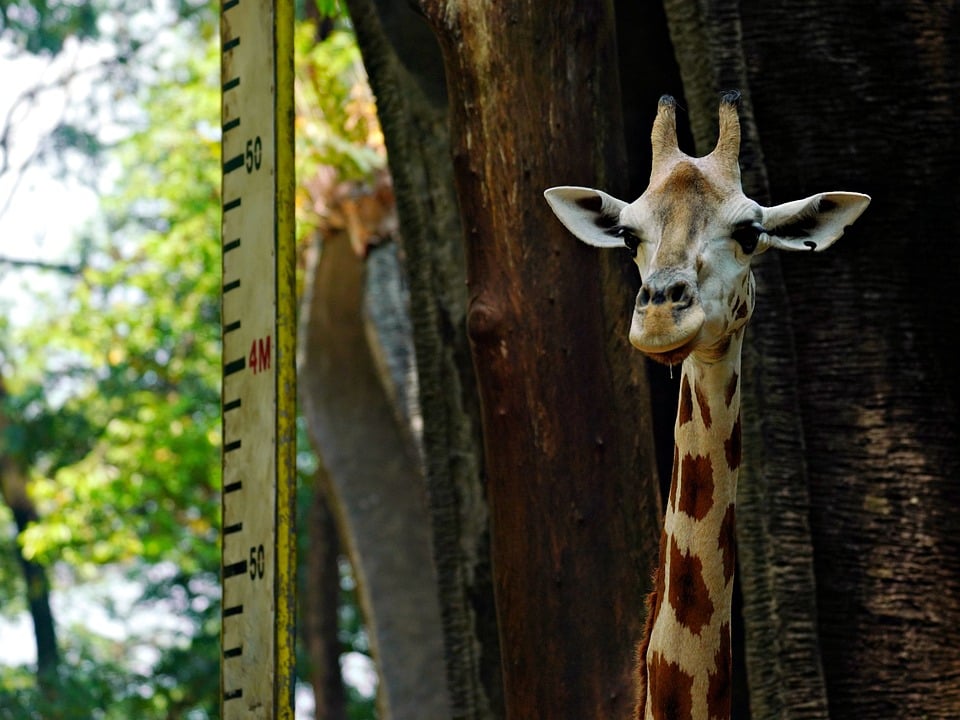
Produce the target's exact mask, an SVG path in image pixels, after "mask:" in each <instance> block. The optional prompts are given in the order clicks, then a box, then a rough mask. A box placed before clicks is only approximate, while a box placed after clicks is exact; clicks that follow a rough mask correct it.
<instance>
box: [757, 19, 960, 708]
mask: <svg viewBox="0 0 960 720" xmlns="http://www.w3.org/2000/svg"><path fill="white" fill-rule="evenodd" d="M784 18H788V20H787V21H786V25H787V27H788V28H789V29H790V30H791V31H792V33H793V35H794V37H799V38H803V43H802V45H803V47H805V48H806V50H805V52H804V53H802V55H800V56H799V58H798V55H797V53H796V52H795V49H796V43H792V44H793V46H794V47H793V50H791V49H790V48H788V47H786V45H785V44H783V43H780V42H777V41H776V40H775V36H776V35H778V32H777V31H779V30H781V29H782V28H783V27H784ZM743 46H744V50H745V54H746V56H747V58H748V67H749V69H750V73H749V74H750V88H751V92H752V96H753V102H754V109H755V115H756V118H757V124H758V127H759V128H760V136H761V139H762V141H763V148H764V154H765V156H766V158H767V161H768V177H769V179H770V188H771V192H772V193H773V195H774V196H775V197H777V198H784V199H790V198H792V197H798V196H803V195H805V194H807V193H808V192H811V191H813V190H820V189H830V188H824V187H823V186H824V185H832V186H834V187H836V188H840V189H851V190H860V191H862V192H867V193H870V194H871V195H872V196H873V203H872V204H871V206H870V209H869V210H868V212H867V213H866V215H865V216H864V218H863V219H862V221H861V222H860V223H858V224H857V227H856V228H855V229H851V231H850V232H849V233H848V237H846V238H844V240H842V241H841V243H840V244H839V245H838V246H837V248H836V252H834V251H833V250H831V254H830V255H829V256H826V255H825V256H824V257H823V259H822V261H821V262H810V258H802V259H797V258H791V257H786V258H785V259H784V261H783V270H784V278H785V281H786V287H787V291H788V295H789V299H790V305H791V307H792V308H793V311H794V328H795V336H796V343H797V355H798V366H797V376H798V378H799V397H800V410H801V416H802V419H803V423H804V430H805V435H804V439H805V442H806V447H807V453H806V457H807V464H808V468H809V475H810V482H811V498H812V505H813V512H812V514H811V525H812V528H813V537H814V550H815V558H816V564H815V568H816V574H817V587H818V606H819V627H820V635H821V645H822V649H823V660H824V672H825V677H826V684H827V690H828V695H829V701H830V709H831V713H832V715H833V717H835V718H860V717H869V718H874V717H927V718H955V717H957V716H958V714H960V631H958V627H960V524H958V523H957V521H956V517H955V510H954V509H955V508H956V507H958V504H960V484H958V483H957V478H958V476H960V425H958V420H960V412H958V399H960V398H958V380H957V372H956V370H957V363H956V354H955V350H954V348H953V346H952V343H945V342H944V340H943V339H944V338H954V337H956V336H957V331H958V329H960V306H958V305H957V303H955V302H953V301H952V299H951V298H950V296H949V294H950V293H952V292H955V289H956V272H957V268H958V267H960V243H958V242H957V238H958V237H960V216H958V214H957V212H956V197H957V191H958V189H960V185H958V182H957V168H958V167H960V137H958V133H957V132H956V129H957V127H960V105H958V102H957V98H958V97H960V13H958V11H957V5H956V3H955V2H932V3H931V2H922V1H921V0H898V1H897V2H889V3H883V4H881V5H879V6H878V5H876V4H870V3H867V2H862V1H859V0H842V1H841V2H832V1H831V2H826V1H824V0H816V1H814V2H788V3H785V4H784V3H780V4H779V5H778V7H777V9H776V11H774V10H773V8H772V7H771V6H770V5H768V4H764V3H761V2H753V1H751V2H749V3H746V4H745V5H744V7H743ZM801 260H806V262H802V261H801Z"/></svg>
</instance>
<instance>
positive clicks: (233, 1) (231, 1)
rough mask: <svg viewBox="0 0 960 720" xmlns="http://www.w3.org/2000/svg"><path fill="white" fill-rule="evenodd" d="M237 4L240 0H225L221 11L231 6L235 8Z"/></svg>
mask: <svg viewBox="0 0 960 720" xmlns="http://www.w3.org/2000/svg"><path fill="white" fill-rule="evenodd" d="M239 4H240V0H226V2H224V3H223V11H224V12H226V11H227V10H230V9H231V8H235V7H236V6H237V5H239Z"/></svg>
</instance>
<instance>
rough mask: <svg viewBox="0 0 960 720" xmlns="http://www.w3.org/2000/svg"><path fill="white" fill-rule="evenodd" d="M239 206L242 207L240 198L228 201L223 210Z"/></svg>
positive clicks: (234, 208)
mask: <svg viewBox="0 0 960 720" xmlns="http://www.w3.org/2000/svg"><path fill="white" fill-rule="evenodd" d="M238 207H240V198H237V199H236V200H231V201H230V202H228V203H224V204H223V211H224V212H227V211H229V210H236V209H237V208H238Z"/></svg>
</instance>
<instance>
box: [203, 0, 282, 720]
mask: <svg viewBox="0 0 960 720" xmlns="http://www.w3.org/2000/svg"><path fill="white" fill-rule="evenodd" d="M220 39H221V47H222V53H223V55H222V63H221V81H222V88H223V89H222V116H221V119H222V129H223V135H222V145H221V148H222V158H223V185H222V189H223V193H222V202H223V208H222V210H223V219H222V228H221V229H222V235H221V241H222V243H223V290H222V316H221V317H222V322H223V386H222V403H223V499H222V520H223V530H222V532H223V535H222V561H221V577H222V588H223V595H222V598H223V618H222V630H221V658H220V691H221V701H220V705H221V717H222V718H223V719H224V720H230V719H232V718H265V719H266V720H292V718H293V708H294V705H293V685H294V674H293V669H294V569H295V567H296V564H295V555H294V552H295V543H294V526H293V523H294V508H295V504H294V490H295V461H296V454H295V451H296V442H295V438H296V372H295V361H294V353H295V347H296V324H295V323H296V320H295V302H294V298H295V290H294V272H295V270H294V268H295V263H294V232H293V230H294V228H293V193H294V179H293V177H294V176H293V0H223V6H222V10H221V16H220Z"/></svg>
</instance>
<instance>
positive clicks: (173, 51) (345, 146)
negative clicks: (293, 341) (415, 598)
mask: <svg viewBox="0 0 960 720" xmlns="http://www.w3.org/2000/svg"><path fill="white" fill-rule="evenodd" d="M300 10H301V15H302V14H304V13H303V12H302V11H303V10H304V9H303V8H301V9H300ZM310 10H311V12H310V13H309V14H312V15H314V16H316V17H317V18H320V19H323V20H324V24H325V26H326V27H325V30H324V32H323V33H322V37H320V36H319V35H320V33H319V31H318V27H317V23H316V22H315V21H308V20H301V21H298V27H297V97H298V103H297V107H298V117H297V121H296V122H297V129H298V148H297V153H298V161H299V166H298V173H299V175H300V177H301V178H311V177H314V176H317V175H318V174H320V173H321V172H333V173H334V174H335V175H336V176H337V177H339V176H341V175H342V177H343V178H345V179H350V180H354V181H363V179H364V178H368V177H370V176H371V174H372V173H373V172H374V171H375V170H377V169H378V168H380V167H382V166H383V164H384V159H383V151H382V138H380V136H379V130H378V128H377V126H376V120H375V112H374V110H373V103H372V99H371V97H370V94H369V91H366V92H364V90H363V88H364V87H365V77H364V75H363V72H362V66H361V65H360V60H359V53H358V51H357V49H356V47H355V43H354V41H353V37H352V34H351V31H350V28H349V25H348V23H347V22H346V21H344V20H343V19H337V6H336V3H335V2H320V3H318V4H317V7H316V11H313V8H311V9H310ZM217 22H218V16H217V13H216V6H215V5H213V4H211V3H208V2H174V3H165V4H159V3H158V4H155V5H154V6H153V7H152V9H149V10H145V9H144V8H143V6H142V3H129V2H124V1H123V0H118V1H115V2H114V1H110V0H108V1H107V2H95V3H80V4H76V3H61V2H43V3H36V2H31V3H26V2H3V3H2V5H0V40H3V41H5V42H6V43H7V45H6V46H5V50H6V51H7V57H8V58H16V57H25V56H27V55H30V54H32V55H40V56H42V57H45V58H49V59H50V61H51V63H53V62H55V61H56V58H57V57H63V56H64V54H66V53H68V52H69V51H70V48H71V47H73V48H76V47H81V48H82V47H88V48H98V50H97V52H96V53H94V56H95V58H96V59H95V60H94V61H93V65H92V66H90V67H93V66H95V70H93V69H91V70H90V72H91V73H94V74H95V75H96V80H97V83H98V84H97V89H96V92H95V94H94V97H91V98H86V100H85V101H86V104H85V106H84V108H83V111H82V112H75V113H73V114H72V115H70V116H69V117H67V116H64V117H63V118H61V121H60V122H58V124H57V125H56V126H55V127H54V128H53V129H52V130H51V131H50V133H49V134H48V135H46V136H45V137H43V138H41V139H40V140H38V141H37V147H36V148H35V150H34V151H33V152H32V154H30V156H29V158H28V160H27V161H26V163H27V164H29V163H33V164H34V165H36V164H44V165H45V166H47V167H48V168H51V169H52V170H53V171H61V172H71V169H72V168H76V169H77V170H78V172H79V173H80V174H81V175H84V174H85V173H88V171H90V170H91V167H92V166H94V165H95V166H96V168H95V169H96V172H94V173H91V174H87V175H86V178H87V180H88V182H89V184H91V185H94V186H96V187H97V188H98V190H99V193H100V201H99V210H98V213H97V214H96V216H95V218H94V220H92V221H91V222H90V223H88V224H87V225H85V226H84V227H82V228H77V233H76V242H75V244H74V246H73V248H72V249H71V250H70V252H71V255H72V257H69V258H66V259H65V260H64V261H63V262H62V263H47V262H36V263H28V262H7V261H4V262H3V263H2V266H0V271H2V272H4V273H17V272H21V271H22V268H23V266H25V265H28V266H34V267H39V268H40V269H41V270H47V271H50V272H52V273H54V275H55V276H56V277H57V278H58V279H59V281H58V282H57V283H56V289H55V290H53V291H50V292H48V293H46V294H44V295H35V296H33V297H31V298H29V299H27V300H24V301H25V302H29V303H30V304H31V306H32V313H31V317H32V319H31V320H30V322H29V323H28V324H25V325H24V324H15V323H10V322H7V321H4V322H3V324H2V325H0V378H2V381H3V385H4V389H5V393H4V394H3V401H2V407H0V418H2V419H3V424H2V434H0V456H2V457H3V458H4V459H6V460H9V461H10V463H12V466H15V467H16V468H19V469H21V470H22V483H23V485H24V487H23V488H22V490H23V491H24V492H23V493H22V495H23V496H24V502H26V503H27V504H28V505H29V507H30V513H31V516H30V517H31V519H30V521H29V522H28V523H26V524H25V526H24V527H22V528H19V530H20V531H19V532H18V527H17V526H15V524H14V522H13V517H12V515H11V514H10V513H9V512H8V511H7V509H6V508H3V510H2V511H0V524H2V526H3V527H4V528H5V532H6V535H5V537H7V538H11V540H12V542H7V543H5V546H4V548H3V552H2V555H0V598H2V601H0V613H2V615H3V619H4V620H7V621H11V620H12V619H14V618H15V617H17V616H19V615H21V614H22V613H23V612H24V609H25V607H26V603H25V600H26V599H27V598H30V597H32V596H33V595H34V594H36V593H35V592H34V589H33V588H28V587H26V585H25V584H24V581H23V574H22V573H21V572H20V568H18V567H17V558H18V556H19V558H20V560H21V561H22V562H23V563H27V564H29V565H30V566H31V567H33V568H35V569H40V570H41V575H42V574H46V575H47V576H48V577H49V579H50V581H51V582H52V585H53V588H54V595H58V596H60V597H61V598H62V599H61V600H60V603H59V605H58V604H57V603H56V602H54V605H55V610H56V609H57V608H58V607H60V608H62V607H64V606H65V605H66V604H68V603H69V604H72V603H74V602H77V603H80V604H81V606H82V607H88V608H91V609H93V608H96V609H97V613H93V614H102V615H103V618H104V620H103V623H101V626H94V625H93V624H88V623H87V622H86V620H87V619H86V618H85V617H83V616H82V614H78V613H73V614H72V615H69V619H67V620H61V619H60V618H58V622H57V623H56V626H57V638H56V641H55V643H56V645H57V646H58V650H59V652H58V659H57V661H56V663H55V665H56V666H55V668H54V669H53V674H52V675H49V676H48V677H47V678H46V681H45V682H38V679H37V674H36V667H31V666H27V665H24V666H0V718H29V717H35V718H47V717H64V718H74V717H76V718H88V717H100V718H129V717H140V718H171V717H191V718H203V717H216V716H217V715H218V713H219V708H218V690H219V688H218V677H219V673H218V664H219V641H220V638H219V632H220V623H219V621H220V604H219V593H220V590H219V567H220V553H219V545H218V530H219V522H220V498H219V489H220V390H219V387H220V363H221V359H220V324H219V323H220V247H219V235H220V227H219V223H220V136H219V133H220V130H219V117H220V108H219V103H220V97H219V86H220V82H219V73H220V70H219V62H220V52H219V38H218V33H217ZM104 48H106V50H104ZM81 54H82V53H81ZM78 63H80V64H81V65H82V64H83V63H82V61H78ZM76 67H77V66H76V65H74V66H73V69H71V70H67V71H66V74H65V75H63V76H61V78H60V79H59V80H57V81H56V82H60V83H62V88H66V87H67V86H68V85H69V83H70V82H71V80H72V78H73V77H74V76H75V73H76V72H77V70H76ZM43 92H45V88H41V87H38V88H32V89H30V90H28V91H26V92H25V93H24V95H23V96H22V97H21V98H18V99H17V100H16V101H15V103H14V106H15V107H20V108H23V107H25V106H27V105H32V104H33V103H35V102H38V100H37V98H39V97H40V96H41V95H42V94H43ZM117 104H119V105H121V106H122V107H123V110H122V112H117V107H116V105H117ZM23 117H24V116H23V115H22V114H19V115H18V114H17V113H16V112H11V113H10V114H9V115H8V116H7V118H6V121H5V123H6V124H5V125H4V127H3V128H2V136H0V143H2V146H0V153H2V159H3V163H2V166H0V175H2V174H3V173H4V172H8V173H22V172H23V171H24V168H25V164H21V165H19V166H18V165H17V164H16V163H13V162H10V158H11V156H12V153H11V151H12V149H13V148H14V146H15V143H16V141H17V139H18V136H19V135H20V133H19V130H20V129H21V128H20V127H19V126H18V122H21V121H22V118H23ZM58 152H59V153H62V154H63V155H70V154H73V155H74V156H76V157H80V158H86V159H87V160H89V165H88V164H86V163H85V162H80V163H79V165H78V164H76V163H74V164H68V163H60V164H59V165H58V163H56V162H54V163H52V164H51V163H50V162H47V161H48V160H50V159H51V158H53V156H55V155H57V153H58ZM13 154H15V153H13ZM54 159H55V158H54ZM329 168H332V170H325V169H329ZM15 191H16V184H14V190H13V191H12V192H15ZM315 194H316V192H314V195H315ZM4 201H7V202H9V198H2V199H0V205H3V204H4ZM15 201H16V200H14V202H15ZM298 209H299V212H298V220H299V221H300V231H299V233H300V235H301V237H304V238H306V237H308V236H309V234H310V232H311V227H314V226H315V225H316V224H317V222H318V221H319V214H321V213H322V204H320V205H318V198H317V197H314V196H312V195H311V191H309V190H302V191H301V194H300V197H299V198H298ZM0 223H2V215H0ZM16 302H20V300H17V301H16ZM8 305H9V303H8ZM299 465H300V466H301V470H302V474H303V476H304V478H308V477H309V475H310V474H311V473H312V472H313V471H314V469H315V461H314V460H313V459H312V454H311V453H310V451H309V448H306V447H305V448H304V449H303V451H302V452H301V453H300V462H299ZM305 485H306V483H305ZM309 496H310V490H309V488H306V489H305V490H304V493H303V502H304V503H305V504H306V503H308V502H309ZM6 497H7V496H6V493H5V498H6ZM8 504H9V499H8ZM343 572H344V577H343V605H344V607H343V609H342V611H341V626H342V632H341V642H342V646H343V648H344V649H345V650H358V651H361V652H366V650H367V649H366V647H365V640H364V633H363V628H362V624H361V623H360V621H359V614H358V611H357V610H356V609H355V607H353V605H352V604H351V603H352V600H351V593H352V581H351V580H350V578H349V570H348V569H347V568H344V570H343ZM118 597H119V599H118ZM57 614H58V613H56V612H55V613H54V615H57ZM63 614H64V615H68V613H63ZM158 617H159V618H161V619H160V620H157V619H156V618H158ZM104 625H107V626H108V627H106V629H105V628H104V627H103V626H104ZM118 627H119V628H121V629H120V630H119V631H118V630H117V628H118ZM305 664H306V661H305ZM352 697H353V699H354V703H353V705H352V707H351V716H352V717H356V718H363V717H370V713H372V709H371V707H372V703H371V700H370V698H367V697H363V696H361V695H360V694H359V693H357V692H356V691H352Z"/></svg>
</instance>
